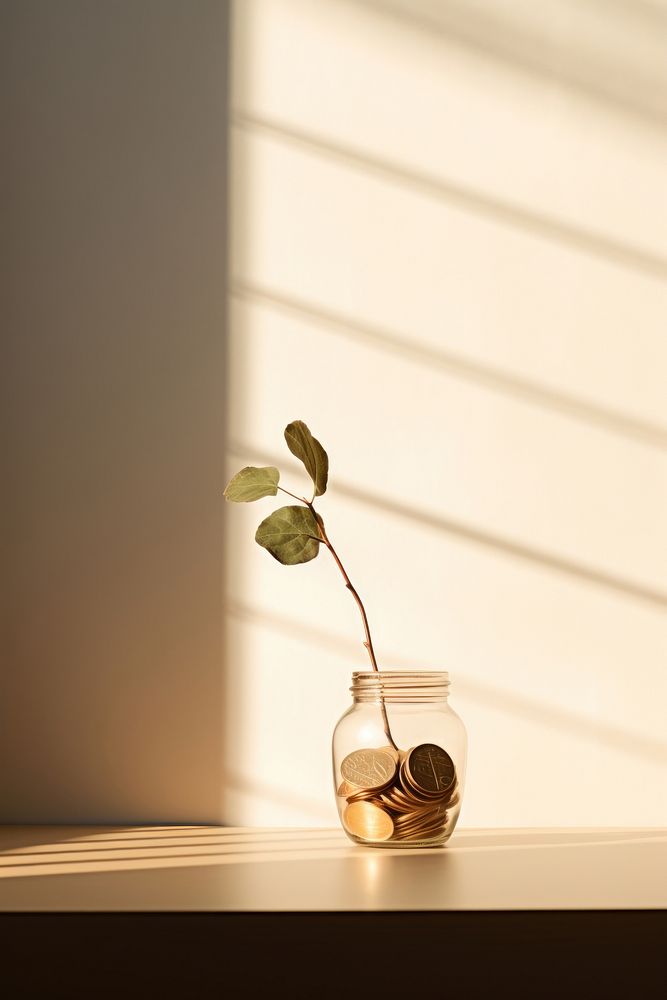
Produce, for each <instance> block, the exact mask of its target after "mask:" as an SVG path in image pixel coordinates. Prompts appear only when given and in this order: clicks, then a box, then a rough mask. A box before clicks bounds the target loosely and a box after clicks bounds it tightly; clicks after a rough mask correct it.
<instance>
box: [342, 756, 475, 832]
mask: <svg viewBox="0 0 667 1000" xmlns="http://www.w3.org/2000/svg"><path fill="white" fill-rule="evenodd" d="M341 776H342V779H343V780H342V782H341V784H340V785H339V787H338V791H337V794H338V796H339V797H340V798H343V799H345V800H346V802H347V805H346V806H345V808H344V810H343V814H342V818H343V825H344V826H345V829H346V830H347V831H348V833H350V834H351V836H353V837H354V838H355V839H357V840H360V841H366V842H369V843H373V842H375V843H377V842H386V841H424V840H426V841H429V840H438V839H443V835H444V834H445V832H446V828H447V822H448V819H449V814H450V812H451V810H452V809H453V808H454V806H456V805H457V804H458V801H459V796H458V790H457V784H458V783H457V778H456V768H455V767H454V762H453V761H452V759H451V757H450V756H449V754H448V753H447V752H446V751H445V750H443V749H442V747H439V746H437V745H436V744H435V743H421V744H419V746H416V747H411V748H410V749H409V750H407V751H403V750H398V751H397V750H395V749H394V748H393V747H380V748H378V749H375V748H364V749H361V750H355V751H354V753H351V754H348V756H347V757H346V758H345V760H344V761H343V762H342V764H341Z"/></svg>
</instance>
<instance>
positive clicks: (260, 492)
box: [223, 465, 280, 503]
mask: <svg viewBox="0 0 667 1000" xmlns="http://www.w3.org/2000/svg"><path fill="white" fill-rule="evenodd" d="M279 479H280V473H279V472H278V470H277V469H275V468H274V467H273V466H272V465H267V466H266V467H265V468H262V469H256V468H255V467H254V466H253V465H248V466H246V468H245V469H241V471H240V472H237V473H236V475H235V476H234V477H233V479H231V480H230V481H229V482H228V483H227V486H226V487H225V492H224V494H223V495H224V496H225V497H226V499H227V500H232V501H233V502H234V503H248V501H250V500H261V498H262V497H274V496H275V495H276V494H277V492H278V480H279Z"/></svg>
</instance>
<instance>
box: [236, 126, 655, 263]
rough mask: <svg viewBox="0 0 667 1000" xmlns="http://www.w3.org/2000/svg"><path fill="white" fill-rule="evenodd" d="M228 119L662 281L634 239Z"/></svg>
mask: <svg viewBox="0 0 667 1000" xmlns="http://www.w3.org/2000/svg"><path fill="white" fill-rule="evenodd" d="M230 124H231V125H234V126H236V128H239V129H243V130H246V131H252V132H260V133H264V134H265V135H269V136H271V137H273V138H274V139H277V140H278V141H280V142H283V143H289V144H290V145H293V146H297V147H299V148H301V149H305V150H307V151H308V152H310V153H314V154H316V155H318V156H325V157H327V158H328V159H330V160H336V161H338V162H339V163H342V164H344V165H345V166H347V167H352V168H353V169H355V170H361V171H364V172H365V173H368V174H371V175H373V176H375V177H381V178H383V179H384V180H388V181H390V182H391V183H394V184H402V185H403V186H405V187H409V188H411V189H413V190H416V191H419V192H420V193H421V194H423V195H427V196H428V197H431V198H438V199H444V200H446V201H449V202H451V203H452V204H455V205H457V206H458V207H459V208H462V209H465V210H466V211H469V212H473V213H475V214H476V215H481V216H484V217H485V218H487V219H488V218H490V219H493V220H494V221H495V222H499V223H501V224H502V225H506V226H511V227H512V228H514V229H520V230H522V231H523V232H529V233H531V234H532V235H534V236H539V237H541V238H543V239H545V240H549V241H552V242H558V243H562V244H565V245H566V246H567V247H568V249H570V250H578V251H580V252H582V253H586V254H589V255H591V256H594V257H597V258H603V259H606V260H608V261H610V262H611V263H613V264H616V265H618V266H621V267H625V268H630V269H632V270H635V271H640V272H642V273H644V274H648V275H650V276H651V277H654V278H660V279H661V280H663V281H664V280H665V279H666V278H667V259H665V258H664V257H661V256H659V255H657V254H651V253H648V252H647V251H645V250H642V249H641V248H640V247H636V246H633V245H632V244H626V243H621V242H619V241H617V240H614V239H612V238H611V237H607V236H604V235H602V234H599V233H594V232H590V231H588V230H585V229H581V228H579V227H577V226H572V225H570V224H568V223H566V222H560V221H559V220H558V219H555V218H552V217H550V216H547V215H540V214H538V213H537V212H532V211H530V210H529V209H526V208H523V207H522V206H521V205H517V204H511V203H510V202H505V201H501V200H500V199H496V198H492V197H490V196H489V195H486V194H482V193H481V192H479V191H474V190H473V189H471V188H466V187H463V186H462V185H458V184H454V183H452V182H449V181H443V180H440V179H439V178H436V177H433V176H431V175H429V174H425V173H420V172H418V171H416V170H411V169H408V168H407V167H403V166H401V165H400V164H397V163H393V162H392V161H390V160H385V159H381V158H380V157H376V156H373V155H371V154H370V153H368V152H366V151H364V150H360V149H356V148H355V147H353V146H346V145H343V144H342V143H340V142H332V141H331V140H330V139H323V138H321V137H320V136H316V135H313V134H311V133H310V132H305V131H302V130H301V129H296V128H294V127H293V126H289V125H284V124H282V123H280V122H274V121H271V120H269V119H268V118H265V117H262V116H259V115H253V114H250V113H248V112H245V111H243V112H242V111H238V110H237V111H234V112H233V113H232V114H231V116H230Z"/></svg>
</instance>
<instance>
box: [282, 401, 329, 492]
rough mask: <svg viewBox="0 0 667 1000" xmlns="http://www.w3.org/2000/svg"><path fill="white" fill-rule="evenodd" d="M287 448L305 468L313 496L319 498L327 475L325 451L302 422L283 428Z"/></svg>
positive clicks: (327, 467)
mask: <svg viewBox="0 0 667 1000" xmlns="http://www.w3.org/2000/svg"><path fill="white" fill-rule="evenodd" d="M285 440H286V441H287V447H288V448H289V450H290V451H291V452H292V454H293V455H296V457H297V458H299V459H301V461H302V462H303V464H304V465H305V466H306V472H307V473H308V475H309V476H310V478H311V479H312V480H313V486H314V487H315V496H316V497H321V496H322V494H323V493H324V492H325V490H326V488H327V476H328V475H329V458H328V456H327V453H326V451H325V450H324V448H323V447H322V445H321V444H320V442H319V441H318V440H317V438H314V437H313V435H312V434H311V433H310V431H309V430H308V428H307V427H306V425H305V424H304V422H303V420H294V421H293V422H292V423H291V424H288V425H287V427H286V428H285Z"/></svg>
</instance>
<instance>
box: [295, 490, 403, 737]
mask: <svg viewBox="0 0 667 1000" xmlns="http://www.w3.org/2000/svg"><path fill="white" fill-rule="evenodd" d="M304 502H305V503H306V504H307V506H308V507H310V509H311V511H312V513H313V515H314V516H315V520H316V521H317V526H318V528H319V532H320V535H321V538H322V541H323V542H324V544H325V545H326V547H327V548H328V550H329V552H330V553H331V555H332V556H333V557H334V561H335V563H336V565H337V566H338V569H339V570H340V571H341V574H342V576H343V580H344V581H345V586H346V587H347V589H348V590H349V591H350V593H351V594H352V596H353V598H354V599H355V601H356V602H357V606H358V608H359V611H360V612H361V620H362V622H363V623H364V633H365V636H366V640H365V642H364V646H365V647H366V649H367V651H368V655H369V657H370V660H371V664H372V667H373V670H375V671H376V673H378V674H379V673H380V668H379V667H378V665H377V660H376V659H375V650H374V649H373V640H372V639H371V630H370V626H369V624H368V615H367V614H366V609H365V608H364V605H363V601H362V600H361V598H360V597H359V594H358V593H357V591H356V589H355V587H354V586H353V585H352V581H351V580H350V578H349V576H348V575H347V572H346V570H345V567H344V566H343V564H342V562H341V561H340V558H339V556H338V553H337V552H336V550H335V548H334V547H333V545H332V544H331V542H330V541H329V537H328V535H327V533H326V529H325V527H324V523H323V521H322V519H321V518H320V517H319V515H318V514H317V513H316V511H315V508H314V507H313V504H312V502H310V503H309V502H308V501H307V500H306V501H304ZM380 707H381V709H382V719H383V722H384V731H385V733H386V736H387V739H388V740H389V742H390V743H391V745H392V746H393V748H394V750H398V746H397V745H396V743H395V742H394V738H393V736H392V735H391V729H390V728H389V719H388V718H387V709H386V707H385V703H384V698H383V696H382V693H380Z"/></svg>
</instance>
